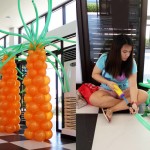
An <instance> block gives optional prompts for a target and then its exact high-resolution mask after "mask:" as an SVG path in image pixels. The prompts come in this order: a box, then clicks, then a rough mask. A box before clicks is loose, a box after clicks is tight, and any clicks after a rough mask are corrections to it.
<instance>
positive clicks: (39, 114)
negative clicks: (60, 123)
mask: <svg viewBox="0 0 150 150" xmlns="http://www.w3.org/2000/svg"><path fill="white" fill-rule="evenodd" d="M34 118H35V120H36V121H38V122H41V121H43V120H45V118H46V115H45V113H44V112H42V111H38V112H37V113H36V114H35V115H34Z"/></svg>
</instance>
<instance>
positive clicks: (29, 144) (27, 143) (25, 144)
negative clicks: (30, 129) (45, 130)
mask: <svg viewBox="0 0 150 150" xmlns="http://www.w3.org/2000/svg"><path fill="white" fill-rule="evenodd" d="M11 143H12V144H14V145H17V146H20V147H22V148H25V149H28V150H31V149H39V148H45V147H51V144H49V143H46V142H37V141H33V140H24V141H16V142H11Z"/></svg>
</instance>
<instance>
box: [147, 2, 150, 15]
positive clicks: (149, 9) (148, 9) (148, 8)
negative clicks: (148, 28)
mask: <svg viewBox="0 0 150 150" xmlns="http://www.w3.org/2000/svg"><path fill="white" fill-rule="evenodd" d="M147 15H148V16H150V0H148V5H147Z"/></svg>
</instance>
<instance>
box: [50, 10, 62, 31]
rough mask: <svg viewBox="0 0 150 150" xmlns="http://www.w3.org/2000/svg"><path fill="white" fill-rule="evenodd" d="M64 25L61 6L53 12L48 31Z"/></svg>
mask: <svg viewBox="0 0 150 150" xmlns="http://www.w3.org/2000/svg"><path fill="white" fill-rule="evenodd" d="M62 25H63V22H62V8H59V9H57V10H56V11H54V12H53V13H52V16H51V21H50V24H49V28H48V31H51V30H53V29H56V28H58V27H61V26H62Z"/></svg>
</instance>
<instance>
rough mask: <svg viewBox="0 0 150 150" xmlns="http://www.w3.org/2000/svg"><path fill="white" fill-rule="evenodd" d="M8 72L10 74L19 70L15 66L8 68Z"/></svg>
mask: <svg viewBox="0 0 150 150" xmlns="http://www.w3.org/2000/svg"><path fill="white" fill-rule="evenodd" d="M7 73H8V74H17V70H16V69H14V68H9V69H7Z"/></svg>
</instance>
